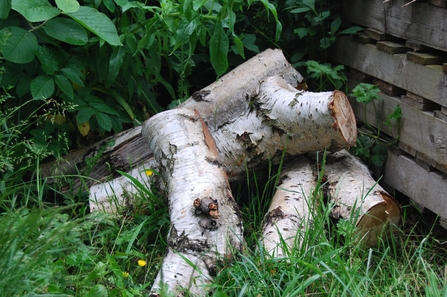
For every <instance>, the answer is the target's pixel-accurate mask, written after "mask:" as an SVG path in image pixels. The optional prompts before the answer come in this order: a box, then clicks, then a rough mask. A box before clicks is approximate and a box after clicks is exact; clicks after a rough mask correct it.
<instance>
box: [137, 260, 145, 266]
mask: <svg viewBox="0 0 447 297" xmlns="http://www.w3.org/2000/svg"><path fill="white" fill-rule="evenodd" d="M138 266H141V267H144V266H146V261H144V260H141V259H140V260H138Z"/></svg>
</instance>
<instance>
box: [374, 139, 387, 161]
mask: <svg viewBox="0 0 447 297" xmlns="http://www.w3.org/2000/svg"><path fill="white" fill-rule="evenodd" d="M387 157H388V151H387V149H386V146H385V145H384V144H377V145H376V146H374V148H373V150H372V156H371V163H372V164H374V165H376V166H383V164H384V163H385V161H386V159H387Z"/></svg>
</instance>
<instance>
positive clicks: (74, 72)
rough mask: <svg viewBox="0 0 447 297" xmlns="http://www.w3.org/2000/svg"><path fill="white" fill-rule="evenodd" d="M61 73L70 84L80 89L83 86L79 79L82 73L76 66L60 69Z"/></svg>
mask: <svg viewBox="0 0 447 297" xmlns="http://www.w3.org/2000/svg"><path fill="white" fill-rule="evenodd" d="M61 71H62V73H63V74H65V76H66V77H67V78H68V79H69V80H71V82H73V83H75V84H77V85H80V86H81V87H83V86H84V82H83V81H82V79H81V77H82V72H81V71H80V70H79V69H78V68H77V67H76V66H74V65H70V66H69V67H66V68H62V69H61Z"/></svg>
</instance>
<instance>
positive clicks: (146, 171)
mask: <svg viewBox="0 0 447 297" xmlns="http://www.w3.org/2000/svg"><path fill="white" fill-rule="evenodd" d="M144 173H146V175H147V176H151V175H152V174H154V172H153V171H152V170H151V169H146V170H145V171H144Z"/></svg>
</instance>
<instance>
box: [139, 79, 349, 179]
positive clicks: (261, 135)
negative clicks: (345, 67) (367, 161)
mask: <svg viewBox="0 0 447 297" xmlns="http://www.w3.org/2000/svg"><path fill="white" fill-rule="evenodd" d="M240 108H243V109H244V110H243V112H242V113H241V115H240V116H238V117H236V118H233V119H231V120H230V121H228V122H226V124H222V125H221V126H219V128H218V129H217V130H212V131H211V134H212V136H213V137H214V139H215V141H216V145H217V148H218V151H219V156H220V160H221V162H222V163H223V164H222V166H223V167H224V168H225V170H226V171H227V173H228V174H229V175H230V177H232V176H238V175H240V174H241V173H243V172H245V170H246V169H247V167H248V168H253V167H256V166H259V165H260V164H265V163H266V162H267V161H269V160H272V161H273V162H274V163H275V162H278V161H279V160H280V157H281V154H282V152H283V150H287V154H288V155H289V156H296V155H300V154H303V153H306V152H312V151H318V150H324V149H326V150H329V151H338V150H340V149H342V148H349V147H351V146H353V145H354V144H355V141H356V138H357V127H356V122H355V116H354V113H353V111H352V108H351V106H350V104H349V101H348V98H347V97H346V95H345V94H344V93H343V92H341V91H334V92H321V93H312V92H306V91H298V90H297V89H295V88H294V87H292V86H291V85H290V84H288V83H287V82H286V81H285V80H284V79H283V78H281V77H280V76H279V75H276V76H272V77H269V78H267V79H265V80H264V81H263V82H262V83H261V85H260V88H259V93H258V94H257V96H255V97H252V98H247V102H246V105H245V106H243V107H242V106H241V107H240ZM144 130H145V129H144V128H143V133H144Z"/></svg>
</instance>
